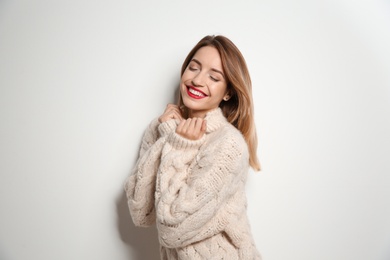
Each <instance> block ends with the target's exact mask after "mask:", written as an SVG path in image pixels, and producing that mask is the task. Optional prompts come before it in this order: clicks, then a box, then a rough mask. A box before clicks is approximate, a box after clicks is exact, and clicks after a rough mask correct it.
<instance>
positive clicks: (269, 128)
mask: <svg viewBox="0 0 390 260" xmlns="http://www.w3.org/2000/svg"><path fill="white" fill-rule="evenodd" d="M207 34H223V35H226V36H228V37H229V38H230V39H232V40H233V42H235V43H236V45H237V46H238V47H239V48H240V49H241V51H242V52H243V54H244V56H245V57H246V60H247V63H248V66H249V69H250V72H251V76H252V80H253V88H254V89H253V91H254V100H255V113H256V124H257V129H258V135H259V141H260V142H259V155H260V160H261V163H262V167H263V171H261V172H260V173H254V172H252V171H251V172H249V175H250V177H249V182H248V189H247V194H248V200H249V209H248V214H249V217H250V220H251V223H252V229H253V233H254V236H255V239H256V243H257V246H258V248H259V250H260V251H261V253H262V255H263V258H264V260H286V259H292V260H367V259H370V260H388V259H390V166H389V162H390V48H389V46H390V3H389V2H388V1H384V0H383V1H379V0H378V1H376V0H373V1H368V0H367V1H352V0H351V1H347V0H341V1H340V0H337V1H336V0H334V1H332V0H328V1H309V0H299V1H287V0H265V1H226V0H224V1H208V0H207V1H206V0H199V1H179V0H177V1H157V0H155V1H129V0H128V1H125V0H113V1H101V0H97V1H96V0H67V1H59V0H58V1H45V0H34V1H28V0H15V1H11V0H1V1H0V109H1V110H0V124H1V128H0V178H1V179H0V259H1V260H24V259H39V260H52V259H57V260H70V259H72V260H73V259H75V260H85V259H94V260H107V259H116V260H121V259H123V260H124V259H142V260H143V259H147V260H149V259H158V258H159V256H158V254H159V253H158V242H157V234H156V231H155V229H154V228H151V229H141V228H135V227H134V225H133V224H132V222H131V219H130V216H129V213H128V209H127V205H126V200H125V197H124V193H123V189H122V184H123V181H124V180H125V178H126V177H127V176H128V174H129V173H130V169H131V167H132V166H133V165H134V162H135V160H136V156H137V153H138V148H139V144H140V139H141V135H142V133H143V131H144V129H145V127H146V126H147V124H148V123H149V122H150V121H151V120H152V119H153V118H154V117H156V116H158V115H160V114H161V113H162V112H163V110H164V107H165V105H166V103H168V102H173V101H174V92H175V89H176V86H177V83H178V80H179V71H180V66H181V63H182V61H183V60H184V58H185V56H186V54H187V53H188V52H189V51H190V49H191V48H192V47H193V46H194V45H195V44H196V42H197V41H198V40H200V39H201V38H202V37H203V36H205V35H207Z"/></svg>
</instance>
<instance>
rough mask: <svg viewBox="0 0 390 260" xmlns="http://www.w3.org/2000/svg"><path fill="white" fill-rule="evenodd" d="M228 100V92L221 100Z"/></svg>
mask: <svg viewBox="0 0 390 260" xmlns="http://www.w3.org/2000/svg"><path fill="white" fill-rule="evenodd" d="M229 99H230V94H229V92H228V93H226V94H225V96H224V97H223V100H224V101H228V100H229Z"/></svg>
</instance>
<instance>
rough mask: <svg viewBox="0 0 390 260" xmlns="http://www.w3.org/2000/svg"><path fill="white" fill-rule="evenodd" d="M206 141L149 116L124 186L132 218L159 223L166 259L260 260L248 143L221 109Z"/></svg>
mask: <svg viewBox="0 0 390 260" xmlns="http://www.w3.org/2000/svg"><path fill="white" fill-rule="evenodd" d="M205 119H206V120H207V130H206V134H205V135H204V136H203V137H202V138H201V139H200V140H196V141H193V140H188V139H185V138H183V137H181V136H179V135H178V134H176V133H175V129H176V126H177V124H178V122H177V121H175V120H169V121H166V122H164V123H161V124H160V123H159V122H158V120H157V119H155V120H154V121H152V122H151V124H150V125H149V127H148V128H147V130H146V132H145V134H144V137H143V139H142V144H141V149H140V153H139V159H138V161H137V163H136V166H135V167H134V169H133V170H132V174H131V175H130V176H129V178H128V179H127V180H126V183H125V190H126V194H127V198H128V205H129V208H130V213H131V216H132V219H133V222H134V224H135V225H137V226H145V227H146V226H150V225H152V224H154V223H156V224H157V229H158V234H159V240H160V244H161V259H191V260H192V259H232V260H233V259H240V260H249V259H250V260H253V259H260V255H259V253H258V251H257V250H256V247H255V245H254V241H253V238H252V235H251V232H250V227H249V223H248V219H247V215H246V197H245V182H246V178H247V173H248V168H249V155H248V148H247V145H246V143H245V140H244V138H243V136H242V135H241V133H240V132H239V131H238V130H237V129H236V128H235V127H234V126H232V125H231V124H230V123H228V122H227V120H226V118H225V117H224V116H223V114H222V112H221V110H220V109H219V108H217V109H215V110H213V111H211V112H209V113H208V114H207V115H206V118H205Z"/></svg>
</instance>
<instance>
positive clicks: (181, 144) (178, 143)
mask: <svg viewBox="0 0 390 260" xmlns="http://www.w3.org/2000/svg"><path fill="white" fill-rule="evenodd" d="M205 139H206V135H205V134H204V135H203V136H202V138H200V139H198V140H190V139H187V138H184V137H182V136H181V135H179V134H177V133H176V132H173V133H171V134H170V135H169V137H168V139H167V142H169V143H170V144H171V145H172V147H174V148H176V149H178V150H185V149H194V148H195V149H198V148H199V147H200V146H201V145H202V144H203V143H204V141H205Z"/></svg>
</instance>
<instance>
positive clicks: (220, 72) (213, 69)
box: [191, 59, 225, 79]
mask: <svg viewBox="0 0 390 260" xmlns="http://www.w3.org/2000/svg"><path fill="white" fill-rule="evenodd" d="M191 61H193V62H195V63H197V64H199V65H200V66H202V63H201V62H200V61H198V60H197V59H192V60H191ZM211 70H212V71H215V72H217V73H219V74H221V75H222V77H223V78H224V79H225V75H224V74H223V72H222V71H220V70H217V69H215V68H211Z"/></svg>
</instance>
